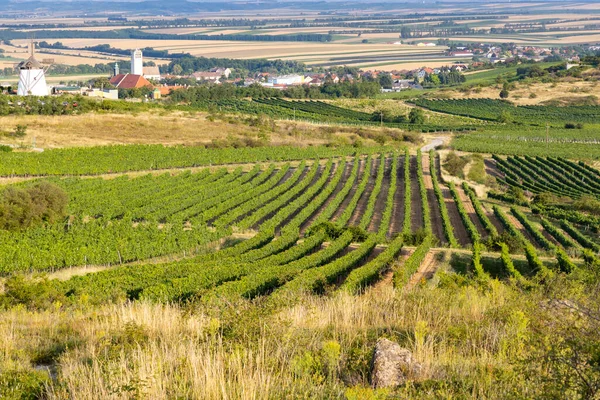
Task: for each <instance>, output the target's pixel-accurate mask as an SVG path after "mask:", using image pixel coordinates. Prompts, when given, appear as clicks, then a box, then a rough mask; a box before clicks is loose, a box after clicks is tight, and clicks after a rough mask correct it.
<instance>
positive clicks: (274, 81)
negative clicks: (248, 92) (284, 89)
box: [268, 75, 305, 85]
mask: <svg viewBox="0 0 600 400" xmlns="http://www.w3.org/2000/svg"><path fill="white" fill-rule="evenodd" d="M268 83H270V84H271V85H302V84H303V83H305V78H304V76H302V75H281V76H272V77H270V78H269V81H268Z"/></svg>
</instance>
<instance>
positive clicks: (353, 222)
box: [348, 158, 380, 226]
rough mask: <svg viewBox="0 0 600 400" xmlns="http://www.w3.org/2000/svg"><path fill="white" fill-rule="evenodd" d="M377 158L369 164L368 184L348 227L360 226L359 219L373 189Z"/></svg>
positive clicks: (377, 164) (377, 166)
mask: <svg viewBox="0 0 600 400" xmlns="http://www.w3.org/2000/svg"><path fill="white" fill-rule="evenodd" d="M379 162H380V160H379V158H373V161H372V162H371V175H370V176H369V182H368V183H367V186H366V187H365V191H364V192H363V193H362V195H361V196H360V199H359V200H358V204H357V205H356V208H355V209H354V212H353V213H352V217H351V218H350V221H348V226H358V224H360V219H361V218H362V216H363V214H364V213H365V211H366V209H367V204H368V203H369V196H370V195H371V192H372V191H373V188H374V187H375V179H376V178H377V168H379Z"/></svg>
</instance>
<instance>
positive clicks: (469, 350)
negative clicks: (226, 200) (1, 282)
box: [0, 283, 520, 399]
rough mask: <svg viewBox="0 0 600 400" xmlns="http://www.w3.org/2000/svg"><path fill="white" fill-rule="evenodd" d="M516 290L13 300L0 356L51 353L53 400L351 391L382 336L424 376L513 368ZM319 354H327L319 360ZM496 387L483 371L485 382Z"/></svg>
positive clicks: (7, 363)
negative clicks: (228, 299)
mask: <svg viewBox="0 0 600 400" xmlns="http://www.w3.org/2000/svg"><path fill="white" fill-rule="evenodd" d="M513 297H514V293H513V291H512V290H510V289H509V288H508V287H507V286H504V285H503V284H501V283H496V284H494V285H493V286H492V288H491V290H490V291H489V292H488V293H487V294H483V293H481V292H480V291H478V290H476V289H474V288H461V289H458V290H456V291H454V290H448V291H439V290H436V289H428V288H415V289H413V290H412V291H411V292H410V293H401V292H396V291H395V290H394V289H393V288H391V286H389V285H388V286H385V287H378V288H377V289H374V290H368V291H367V292H366V293H365V294H363V295H360V296H351V295H348V294H345V293H338V294H336V295H335V296H333V297H319V296H303V297H301V298H300V299H299V301H298V302H297V304H298V305H297V306H294V307H291V308H283V309H280V310H279V312H276V313H275V314H268V315H264V314H262V312H261V311H260V309H259V308H258V309H257V308H256V306H253V305H250V304H249V303H242V304H236V305H232V306H231V309H228V308H227V307H225V309H221V310H219V311H218V313H217V314H213V311H214V310H211V309H204V308H202V307H201V306H199V307H197V308H195V309H194V310H193V311H192V312H188V311H189V310H188V311H186V310H185V309H182V308H180V307H176V306H168V305H152V304H147V303H133V304H123V305H108V306H102V307H99V308H94V309H88V310H86V309H82V310H80V311H75V312H73V311H62V310H60V309H59V308H58V307H59V305H57V308H56V309H55V310H50V311H44V312H29V311H25V310H23V309H22V308H15V309H12V310H10V311H4V312H3V314H2V318H1V319H0V354H5V355H10V356H11V357H8V358H4V359H0V360H2V364H0V365H1V366H2V368H4V369H8V370H11V369H16V368H23V367H24V366H27V365H29V363H31V362H33V364H34V365H35V364H36V363H39V362H36V361H34V360H35V359H40V356H42V355H44V354H45V355H46V356H47V357H46V358H48V357H50V356H51V357H50V358H51V359H52V360H53V361H54V362H55V363H56V364H54V365H52V368H56V371H57V373H58V374H57V379H58V380H57V381H55V382H53V383H52V384H51V385H50V388H49V392H50V393H49V396H48V397H49V398H50V399H63V398H72V399H126V398H131V397H132V396H133V397H136V398H152V399H170V398H176V397H183V398H190V399H226V398H229V399H266V398H291V397H294V398H314V397H315V396H318V397H321V398H330V397H338V396H339V395H340V394H341V393H343V391H344V390H345V389H344V384H343V383H342V381H341V380H340V377H341V375H340V374H341V373H342V370H346V372H345V375H344V376H345V378H344V379H345V380H346V381H347V384H348V385H351V386H352V385H356V384H359V385H366V384H368V382H367V381H365V379H367V377H366V376H364V375H363V374H365V373H366V372H367V371H365V368H368V361H369V359H370V356H371V351H372V346H373V345H374V341H375V340H376V338H377V337H378V336H387V337H391V338H393V339H395V340H398V341H400V342H401V344H402V346H404V347H406V348H408V349H410V350H411V351H412V352H413V354H414V357H415V358H416V360H418V361H419V362H421V363H422V364H423V371H422V374H421V376H420V378H419V379H427V378H432V379H450V377H453V376H463V377H466V376H469V375H471V374H475V375H476V374H477V371H479V370H481V371H485V370H486V368H490V367H492V366H493V367H501V366H504V364H505V363H506V362H507V360H508V358H509V357H510V356H511V355H512V354H513V353H514V351H516V349H517V348H518V345H519V343H518V342H519V340H520V339H519V337H518V336H515V332H514V329H516V328H515V326H513V325H511V323H510V322H508V323H506V322H505V321H503V319H502V318H498V319H494V318H490V315H493V313H495V312H497V310H504V311H502V312H508V313H509V314H510V311H509V310H510V306H509V303H514V299H513ZM84 307H85V306H84ZM257 312H258V314H257ZM452 327H455V328H454V329H459V327H461V328H460V329H463V328H462V327H468V330H467V331H466V332H465V333H464V334H465V335H467V336H468V338H469V339H468V340H455V339H453V338H452V337H451V336H448V330H449V329H452ZM58 343H70V345H68V346H67V347H66V348H63V347H60V346H57V344H58ZM57 347H58V350H57V349H56V348H57ZM336 348H339V350H338V351H339V352H336V351H335V349H336ZM331 349H333V351H331ZM356 357H359V359H355V358H356ZM41 358H43V357H41ZM310 360H317V361H318V360H320V361H318V364H315V365H313V367H314V368H316V370H313V369H312V368H313V367H311V365H312V364H310V363H311V361H310ZM350 360H354V361H350ZM317 361H314V362H317ZM51 362H52V361H51ZM306 363H309V364H308V365H306ZM355 363H356V365H355ZM304 367H307V368H308V370H306V369H304ZM311 371H312V372H311ZM496 389H497V388H494V387H492V386H491V385H490V382H489V381H486V380H485V379H481V380H475V387H474V390H475V391H477V392H481V393H487V394H488V395H489V394H493V393H494V392H493V390H496ZM325 393H329V394H325ZM333 393H337V395H335V396H333Z"/></svg>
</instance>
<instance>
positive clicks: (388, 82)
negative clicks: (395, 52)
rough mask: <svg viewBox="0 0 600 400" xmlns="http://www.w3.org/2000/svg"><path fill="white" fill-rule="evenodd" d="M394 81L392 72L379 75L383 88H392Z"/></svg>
mask: <svg viewBox="0 0 600 400" xmlns="http://www.w3.org/2000/svg"><path fill="white" fill-rule="evenodd" d="M393 83H394V81H393V80H392V76H391V75H390V74H380V75H379V84H380V85H381V87H382V88H386V89H390V88H391V87H392V84H393Z"/></svg>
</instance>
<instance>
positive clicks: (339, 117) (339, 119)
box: [194, 98, 477, 132]
mask: <svg viewBox="0 0 600 400" xmlns="http://www.w3.org/2000/svg"><path fill="white" fill-rule="evenodd" d="M194 106H195V107H197V108H200V109H203V110H208V111H211V112H223V113H242V114H250V115H265V116H269V117H271V118H274V119H283V120H295V121H306V122H321V123H333V124H342V125H357V126H385V127H388V128H400V129H408V130H414V131H418V132H447V131H454V132H466V131H474V130H476V128H477V127H476V126H472V125H466V124H461V125H457V124H455V123H453V124H445V123H419V124H411V123H408V122H405V123H397V122H386V121H382V120H381V115H380V113H377V112H376V113H373V114H370V113H365V112H362V111H356V110H352V109H348V108H343V107H338V106H334V105H332V104H330V103H327V102H324V101H315V100H310V101H302V100H293V101H292V100H283V99H279V98H272V99H271V98H267V99H260V98H257V99H253V100H251V101H249V100H242V99H228V100H218V101H211V102H208V101H205V102H198V103H194Z"/></svg>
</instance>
